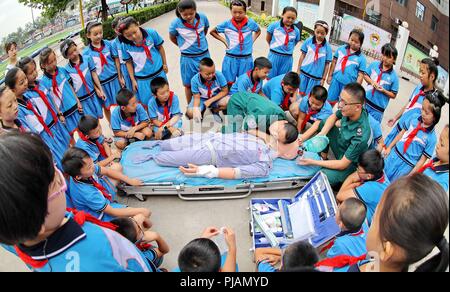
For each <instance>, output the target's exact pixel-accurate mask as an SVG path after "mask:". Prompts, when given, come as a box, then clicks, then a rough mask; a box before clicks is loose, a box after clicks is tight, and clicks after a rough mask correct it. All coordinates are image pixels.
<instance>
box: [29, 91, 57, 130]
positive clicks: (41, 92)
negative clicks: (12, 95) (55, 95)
mask: <svg viewBox="0 0 450 292" xmlns="http://www.w3.org/2000/svg"><path fill="white" fill-rule="evenodd" d="M32 90H33V91H36V92H37V93H38V94H39V96H40V97H41V99H42V101H43V102H44V103H45V106H46V107H47V109H48V111H49V112H50V114H51V115H52V118H53V122H54V123H55V124H56V123H57V122H58V116H57V115H56V113H55V111H54V110H53V108H52V106H51V105H50V102H49V101H48V98H47V96H46V95H45V93H44V92H43V91H42V90H40V89H39V86H38V85H35V86H34V87H33V89H32Z"/></svg>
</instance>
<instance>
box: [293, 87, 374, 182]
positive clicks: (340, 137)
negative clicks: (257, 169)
mask: <svg viewBox="0 0 450 292" xmlns="http://www.w3.org/2000/svg"><path fill="white" fill-rule="evenodd" d="M365 95H366V92H365V90H364V88H363V87H362V86H361V85H360V84H359V83H350V84H348V85H346V86H345V88H344V90H343V91H342V93H341V96H340V97H339V103H338V107H339V110H338V111H337V112H336V113H335V114H333V115H331V116H330V117H329V118H328V119H327V120H324V121H322V122H321V123H320V127H319V131H320V132H319V133H318V134H317V135H322V136H325V135H326V136H328V138H329V140H330V145H329V146H330V148H331V150H332V151H333V153H334V156H335V157H336V160H322V161H317V160H310V159H300V160H299V162H298V163H299V164H300V165H317V166H321V167H323V169H322V171H323V172H324V173H325V174H326V175H327V177H328V180H329V182H330V184H331V185H332V186H335V187H338V186H339V185H340V184H342V183H343V182H344V180H345V179H346V178H347V177H348V176H349V175H350V174H351V173H353V172H354V171H355V170H356V167H357V162H358V158H359V156H360V155H361V154H362V153H364V152H365V151H366V150H367V149H369V145H370V144H371V143H372V136H373V135H372V129H371V128H370V124H369V116H368V113H367V111H366V110H365V109H364V98H365ZM336 122H337V123H336ZM339 123H340V126H339ZM336 124H337V125H336ZM338 126H339V127H338Z"/></svg>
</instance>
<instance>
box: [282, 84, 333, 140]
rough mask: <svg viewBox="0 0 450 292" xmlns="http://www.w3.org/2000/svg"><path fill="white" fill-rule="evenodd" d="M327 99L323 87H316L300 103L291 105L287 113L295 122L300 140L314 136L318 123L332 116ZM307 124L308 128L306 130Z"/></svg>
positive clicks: (326, 93)
mask: <svg viewBox="0 0 450 292" xmlns="http://www.w3.org/2000/svg"><path fill="white" fill-rule="evenodd" d="M327 97H328V92H327V90H326V89H325V87H323V86H321V85H316V86H314V87H313V88H312V91H311V92H310V94H309V95H308V96H306V95H305V96H303V97H302V99H301V100H300V101H298V102H296V103H293V104H292V105H291V108H290V111H289V112H290V114H291V115H292V117H293V118H294V119H295V120H296V121H297V129H298V131H299V133H301V134H302V135H301V137H300V139H301V140H303V141H306V140H308V139H309V138H311V137H312V136H313V135H315V134H316V132H317V130H318V129H319V125H320V122H321V121H323V120H326V119H328V117H329V116H331V115H332V114H333V108H332V107H331V105H330V104H329V103H328V101H327ZM308 124H309V125H310V127H309V128H308V129H306V126H307V125H308Z"/></svg>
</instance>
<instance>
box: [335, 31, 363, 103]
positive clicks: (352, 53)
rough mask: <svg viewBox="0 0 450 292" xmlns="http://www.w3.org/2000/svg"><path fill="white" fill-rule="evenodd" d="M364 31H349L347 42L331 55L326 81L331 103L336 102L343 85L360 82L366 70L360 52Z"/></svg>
mask: <svg viewBox="0 0 450 292" xmlns="http://www.w3.org/2000/svg"><path fill="white" fill-rule="evenodd" d="M363 42H364V33H363V32H362V31H360V30H358V29H354V30H352V31H351V32H350V35H349V39H348V44H347V45H343V46H341V47H339V48H338V49H337V50H336V52H335V53H334V56H333V62H332V63H331V67H330V71H329V73H328V79H327V83H328V84H330V87H329V88H328V101H329V102H330V103H331V105H334V104H336V103H337V102H338V100H339V96H340V94H341V92H342V89H343V88H344V86H345V85H347V84H349V83H352V82H358V83H359V84H362V82H363V79H364V72H365V71H366V57H365V56H364V54H363V53H362V52H361V47H362V44H363Z"/></svg>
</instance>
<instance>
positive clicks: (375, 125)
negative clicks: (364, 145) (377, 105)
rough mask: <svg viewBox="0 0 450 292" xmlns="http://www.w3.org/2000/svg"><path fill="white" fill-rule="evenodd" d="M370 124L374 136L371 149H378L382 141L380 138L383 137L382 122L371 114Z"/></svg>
mask: <svg viewBox="0 0 450 292" xmlns="http://www.w3.org/2000/svg"><path fill="white" fill-rule="evenodd" d="M369 125H370V129H371V130H372V136H373V140H372V144H371V145H370V147H369V149H376V148H377V146H378V143H380V140H381V139H382V138H383V130H382V129H381V124H380V122H379V121H377V120H376V119H375V118H374V117H373V116H371V115H369Z"/></svg>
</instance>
